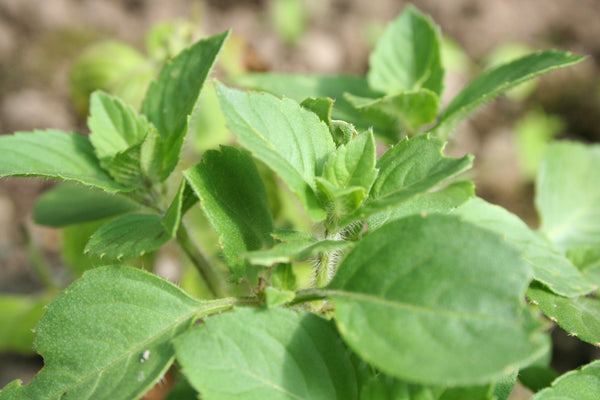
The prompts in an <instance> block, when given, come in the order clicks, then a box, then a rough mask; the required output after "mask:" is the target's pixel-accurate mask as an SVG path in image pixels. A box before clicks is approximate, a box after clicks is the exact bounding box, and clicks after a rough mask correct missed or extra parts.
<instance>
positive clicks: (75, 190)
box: [33, 183, 140, 228]
mask: <svg viewBox="0 0 600 400" xmlns="http://www.w3.org/2000/svg"><path fill="white" fill-rule="evenodd" d="M139 209H140V206H139V204H137V203H135V202H134V201H132V200H130V199H129V198H127V197H124V196H121V195H118V194H109V193H106V192H104V191H102V190H98V189H94V188H89V187H85V186H81V185H77V184H70V183H64V184H60V185H57V186H54V187H53V188H52V189H50V190H48V191H47V192H45V193H44V194H42V195H41V196H40V197H38V198H37V200H36V203H35V208H34V209H33V220H34V221H35V223H36V224H39V225H45V226H52V227H57V228H59V227H64V226H68V225H72V224H80V223H83V222H91V221H96V220H99V219H103V218H108V217H112V216H115V215H119V214H124V213H128V212H131V211H137V210H139Z"/></svg>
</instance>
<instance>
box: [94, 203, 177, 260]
mask: <svg viewBox="0 0 600 400" xmlns="http://www.w3.org/2000/svg"><path fill="white" fill-rule="evenodd" d="M170 239H171V236H170V235H169V234H168V233H167V231H166V230H165V228H164V227H163V225H162V216H160V215H158V214H130V215H125V216H123V217H119V218H117V219H114V220H112V221H110V222H108V223H106V224H104V225H102V227H101V228H100V229H98V230H97V231H96V233H94V234H93V235H92V237H91V238H90V240H89V242H88V243H87V245H86V246H85V252H86V253H89V254H92V255H94V256H98V257H100V258H102V259H105V260H121V259H124V258H131V257H139V256H141V255H144V254H146V253H149V252H151V251H154V250H156V249H158V248H159V247H161V246H162V245H164V244H165V243H167V242H168V241H169V240H170Z"/></svg>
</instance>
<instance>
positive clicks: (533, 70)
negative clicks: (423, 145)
mask: <svg viewBox="0 0 600 400" xmlns="http://www.w3.org/2000/svg"><path fill="white" fill-rule="evenodd" d="M584 59H585V57H580V56H575V55H572V54H571V53H568V52H565V51H558V50H547V51H540V52H536V53H532V54H530V55H527V56H525V57H522V58H519V59H518V60H515V61H512V62H509V63H507V64H504V65H501V66H499V67H496V68H494V69H492V70H490V71H487V72H485V73H483V74H482V75H480V76H479V77H477V78H476V79H475V80H474V81H472V82H471V83H469V84H468V85H467V86H466V87H465V88H464V89H462V90H461V92H460V93H459V94H458V95H457V96H456V97H455V98H454V100H452V102H451V103H450V104H449V105H448V107H447V108H446V109H445V110H444V112H443V113H442V115H441V117H440V122H439V123H438V125H437V126H436V127H435V129H434V130H433V132H434V133H435V135H437V136H439V137H442V138H445V137H447V136H448V135H449V134H450V132H451V131H452V129H454V127H455V126H456V125H457V124H458V123H459V122H460V121H461V120H462V119H464V118H465V117H467V116H468V115H469V114H471V113H472V112H473V111H475V109H476V108H477V107H479V106H481V105H483V104H485V103H487V102H488V101H490V100H492V99H493V98H495V97H497V96H499V95H501V94H502V93H504V92H506V91H507V90H508V89H510V88H513V87H515V86H517V85H518V84H520V83H522V82H525V81H527V80H529V79H532V78H535V77H536V76H538V75H541V74H544V73H546V72H550V71H552V70H555V69H558V68H564V67H568V66H569V65H573V64H576V63H578V62H580V61H582V60H584Z"/></svg>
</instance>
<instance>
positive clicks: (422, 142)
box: [342, 135, 473, 223]
mask: <svg viewBox="0 0 600 400" xmlns="http://www.w3.org/2000/svg"><path fill="white" fill-rule="evenodd" d="M444 144H445V142H444V141H442V140H440V139H437V138H430V137H428V136H427V135H419V136H416V137H414V138H412V139H408V138H406V139H404V140H402V141H401V142H400V143H398V144H397V145H396V146H394V147H392V148H391V149H390V150H388V151H387V152H386V153H385V154H384V155H383V156H382V157H381V158H380V159H379V161H378V162H377V167H378V168H379V176H378V177H377V180H376V181H375V183H374V184H373V187H372V188H371V195H370V199H369V200H367V201H366V202H365V204H364V205H363V206H362V207H361V208H360V209H359V210H357V212H356V213H354V214H353V215H351V216H350V217H348V218H347V220H346V221H342V223H343V222H352V221H353V220H357V219H360V218H366V217H369V216H371V215H373V214H376V213H380V212H383V211H388V210H391V209H393V208H395V207H397V206H398V205H399V204H401V203H402V202H404V201H407V200H409V199H410V198H412V197H414V196H416V195H418V194H421V193H424V192H426V191H428V190H430V189H432V188H434V187H435V186H437V185H438V184H440V183H441V182H443V181H444V180H446V179H449V178H451V177H453V176H455V175H457V174H459V173H461V172H463V171H465V170H466V169H468V168H470V167H471V165H472V162H473V160H472V157H471V156H468V155H467V156H465V157H463V158H458V159H455V158H448V157H444V156H443V154H442V149H443V148H444Z"/></svg>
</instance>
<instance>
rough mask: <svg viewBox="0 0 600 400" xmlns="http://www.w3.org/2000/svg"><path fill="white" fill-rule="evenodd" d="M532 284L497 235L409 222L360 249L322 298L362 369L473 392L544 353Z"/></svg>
mask: <svg viewBox="0 0 600 400" xmlns="http://www.w3.org/2000/svg"><path fill="white" fill-rule="evenodd" d="M530 278H531V270H530V268H529V267H528V266H527V264H525V262H524V261H523V259H522V258H521V256H520V254H519V253H518V252H517V251H516V250H515V249H513V247H512V246H510V245H507V244H506V242H504V240H503V239H502V238H501V237H500V236H499V235H496V234H493V233H492V232H489V231H486V230H484V229H481V228H478V227H476V226H475V225H472V224H470V223H466V222H463V221H461V220H459V219H458V218H456V217H451V216H446V215H431V216H428V217H421V216H412V217H408V218H404V219H400V220H397V221H394V222H390V223H389V224H386V225H384V226H383V227H381V228H379V229H378V230H376V231H375V232H373V233H371V234H369V235H368V236H366V237H365V238H364V239H363V240H362V241H361V242H359V244H358V245H357V246H356V247H355V248H354V250H353V251H352V252H351V253H350V254H349V255H348V256H347V257H346V259H345V260H344V261H343V262H342V264H341V265H340V267H339V270H338V273H337V275H336V276H335V278H334V279H333V281H332V282H331V284H330V285H329V287H328V288H326V289H325V291H326V292H328V293H327V294H328V296H329V297H331V298H332V299H333V302H334V306H335V320H336V322H337V325H338V328H339V331H340V334H341V335H342V337H343V338H344V339H345V341H346V342H347V343H348V344H349V346H350V347H351V348H352V349H353V350H354V351H355V352H356V353H357V354H358V355H359V356H361V357H362V358H363V359H364V360H365V361H367V362H369V363H371V364H372V365H374V366H375V367H377V368H379V369H380V370H382V371H383V372H385V373H387V374H389V375H391V376H395V377H397V378H400V379H404V380H407V381H411V382H418V383H422V384H433V385H472V384H481V383H486V382H489V381H491V380H494V379H500V378H502V377H503V376H505V375H506V374H507V373H509V372H512V371H513V370H515V369H517V368H519V367H520V366H522V365H526V364H527V363H528V362H531V361H532V360H534V359H535V358H536V357H538V356H539V355H540V354H542V353H543V352H544V350H545V347H546V342H545V341H544V336H543V334H542V333H541V332H540V330H541V328H542V326H541V323H540V322H538V321H537V320H536V319H535V317H534V315H533V313H532V312H530V311H529V309H527V308H526V307H525V303H524V301H523V298H524V294H525V290H526V288H527V286H528V283H529V280H530Z"/></svg>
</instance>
